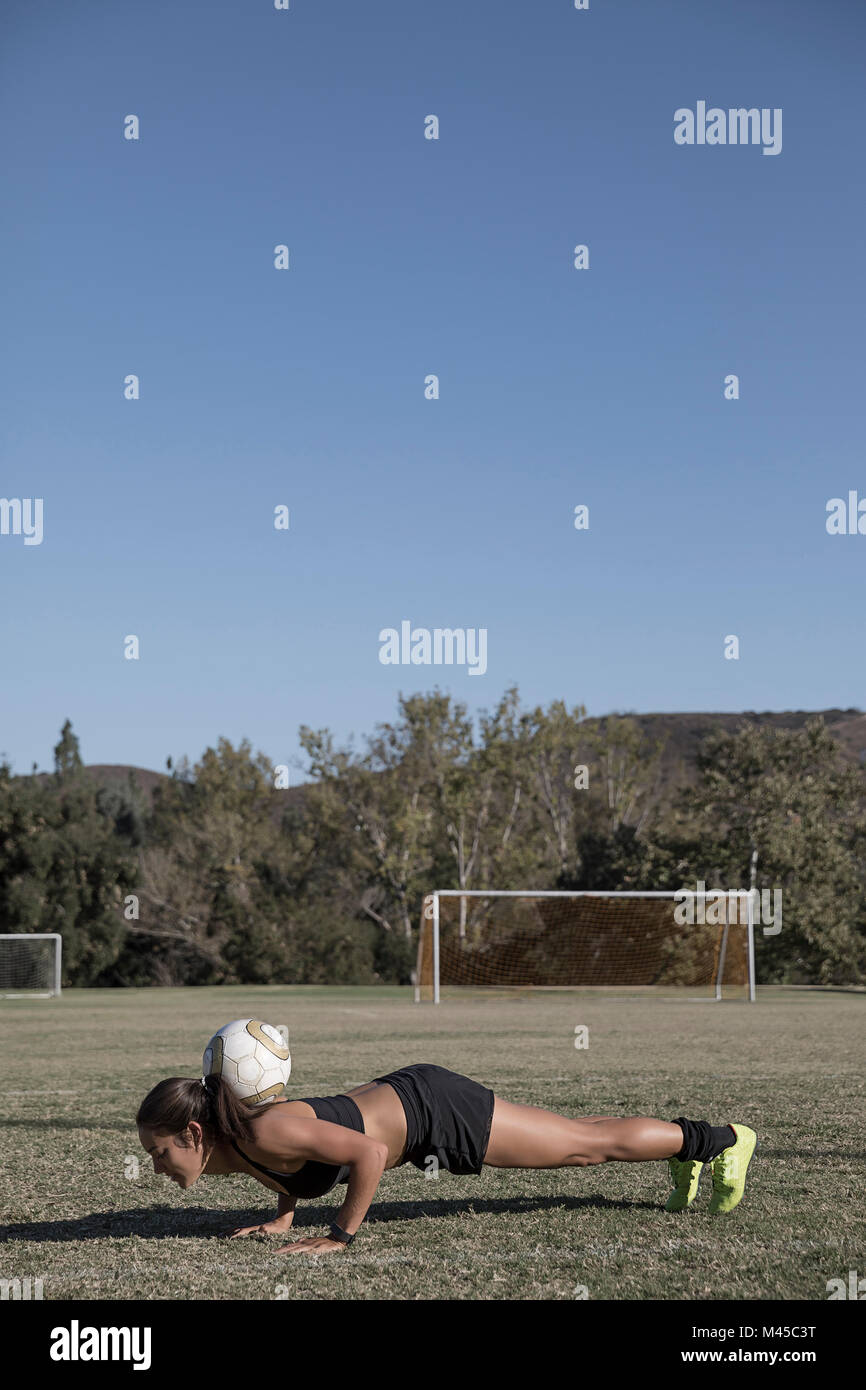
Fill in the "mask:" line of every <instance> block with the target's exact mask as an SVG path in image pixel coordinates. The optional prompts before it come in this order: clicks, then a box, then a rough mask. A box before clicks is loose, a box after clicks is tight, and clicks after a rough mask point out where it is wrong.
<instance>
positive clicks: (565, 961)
mask: <svg viewBox="0 0 866 1390" xmlns="http://www.w3.org/2000/svg"><path fill="white" fill-rule="evenodd" d="M754 910H755V908H754V893H753V892H749V891H747V890H744V889H731V890H727V889H725V890H723V889H715V890H714V889H706V890H705V891H703V892H695V891H693V890H687V889H681V890H679V891H678V892H645V893H643V892H594V891H593V892H575V893H567V892H546V893H530V892H505V891H502V892H494V891H481V890H477V891H474V892H468V891H463V890H462V889H443V890H441V891H439V892H436V893H431V894H429V895H428V896H427V897H426V898H425V899H424V911H423V915H422V920H421V932H420V935H419V940H418V964H417V971H416V990H415V998H416V1000H418V1001H421V1000H423V999H427V1000H431V999H432V1001H433V1003H435V1004H438V1003H439V1000H440V990H441V989H442V988H444V987H449V986H466V987H469V988H474V989H485V988H499V989H502V988H505V989H509V988H511V989H514V988H517V989H526V988H531V987H534V988H538V989H554V988H560V989H575V988H593V989H599V990H601V989H604V990H605V991H608V992H610V993H614V992H619V993H622V992H625V991H628V992H629V993H635V994H640V993H658V992H664V993H667V994H672V995H675V996H678V997H691V998H695V997H699V998H704V999H717V1000H718V999H724V998H740V999H744V998H745V999H749V1000H751V1001H754V998H755V944H754Z"/></svg>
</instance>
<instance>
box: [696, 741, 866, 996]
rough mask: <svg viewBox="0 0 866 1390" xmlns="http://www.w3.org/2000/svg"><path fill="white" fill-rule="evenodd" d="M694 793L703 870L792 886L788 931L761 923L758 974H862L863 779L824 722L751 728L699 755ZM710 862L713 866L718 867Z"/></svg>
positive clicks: (728, 882) (799, 977)
mask: <svg viewBox="0 0 866 1390" xmlns="http://www.w3.org/2000/svg"><path fill="white" fill-rule="evenodd" d="M698 765H699V770H700V776H701V780H700V783H699V785H698V787H697V788H696V790H695V791H694V793H692V794H691V796H690V797H689V798H688V799H687V803H686V809H687V812H689V813H690V814H691V816H692V817H693V824H694V827H695V831H696V847H695V851H694V852H693V856H692V863H691V867H692V869H693V871H694V872H695V876H696V877H700V878H703V879H704V880H705V881H707V882H708V884H709V879H710V874H711V875H712V877H713V878H714V879H715V884H716V886H724V887H730V888H751V887H757V888H758V889H760V890H768V891H773V890H775V889H781V890H782V930H781V932H780V933H778V935H775V934H772V933H771V934H770V935H766V934H764V932H763V928H762V926H760V925H759V926H758V927H757V928H756V937H757V941H758V953H757V962H758V967H759V970H760V972H761V973H760V976H759V978H762V979H764V980H767V979H778V980H790V981H794V982H796V981H811V980H816V981H819V982H822V983H842V982H846V981H850V980H852V979H859V978H861V977H862V973H863V970H864V937H863V921H864V882H863V868H862V865H863V850H864V839H866V827H864V815H863V805H864V791H866V787H864V777H863V772H862V770H861V769H860V768H857V767H852V766H851V765H850V764H847V763H846V762H845V761H844V759H843V757H842V754H841V750H840V748H839V746H838V744H837V743H836V742H835V740H834V739H833V737H832V736H831V734H830V732H829V730H828V729H827V728H826V727H825V725H824V722H823V720H822V719H815V720H811V721H810V722H809V723H807V724H806V725H805V727H803V728H801V729H785V728H774V727H766V726H764V727H756V726H755V725H752V724H745V725H744V726H743V727H742V728H741V729H740V730H739V731H737V732H736V733H719V734H716V735H714V736H712V737H711V738H710V739H709V740H707V742H706V743H705V745H704V747H703V749H702V751H701V754H700V756H699V764H698ZM708 870H709V873H708Z"/></svg>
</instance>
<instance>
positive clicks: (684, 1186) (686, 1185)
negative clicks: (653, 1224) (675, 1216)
mask: <svg viewBox="0 0 866 1390" xmlns="http://www.w3.org/2000/svg"><path fill="white" fill-rule="evenodd" d="M703 1166H704V1165H703V1164H702V1163H699V1162H698V1160H697V1159H696V1158H689V1159H685V1160H681V1159H679V1158H669V1159H668V1167H669V1168H670V1170H671V1178H672V1179H673V1184H674V1190H673V1192H672V1193H671V1195H670V1197H668V1199H667V1201H666V1202H665V1211H685V1209H686V1207H690V1206H691V1204H692V1202H693V1201H694V1200H695V1198H696V1197H697V1195H698V1183H699V1182H700V1178H701V1169H702V1168H703Z"/></svg>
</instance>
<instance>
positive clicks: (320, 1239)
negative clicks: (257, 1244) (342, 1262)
mask: <svg viewBox="0 0 866 1390" xmlns="http://www.w3.org/2000/svg"><path fill="white" fill-rule="evenodd" d="M345 1249H346V1245H345V1242H344V1241H342V1240H331V1237H330V1236H306V1237H305V1239H304V1240H293V1241H292V1243H291V1245H281V1246H280V1248H279V1250H275V1251H274V1254H275V1255H330V1254H332V1253H333V1251H335V1250H345Z"/></svg>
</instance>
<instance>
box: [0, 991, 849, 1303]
mask: <svg viewBox="0 0 866 1390" xmlns="http://www.w3.org/2000/svg"><path fill="white" fill-rule="evenodd" d="M864 1010H866V995H864V993H863V992H853V991H852V992H846V991H834V992H827V991H821V990H817V989H816V990H810V989H796V990H794V989H792V990H784V989H767V990H761V991H759V996H758V1002H757V1003H756V1004H754V1005H749V1004H746V1003H724V1004H712V1003H706V1002H700V1003H698V1002H686V1001H667V1000H662V999H648V998H636V999H630V1000H624V999H612V998H609V997H600V996H598V995H588V994H580V993H577V992H575V993H572V992H551V993H539V994H528V993H527V994H524V995H510V996H505V995H500V996H494V995H481V994H471V995H464V996H462V997H451V998H446V999H445V1001H444V1002H443V1003H442V1004H441V1005H439V1006H438V1007H434V1006H433V1005H415V1004H413V1003H412V1002H411V997H410V992H409V991H408V990H399V989H395V988H385V987H383V988H378V989H372V988H368V989H350V988H346V989H319V988H312V987H297V988H236V989H235V988H228V989H170V990H169V989H165V990H158V989H154V990H70V991H67V992H66V993H65V994H64V995H63V996H62V997H61V998H59V999H55V1000H44V1001H27V1000H5V1001H0V1042H2V1056H3V1059H4V1060H3V1075H2V1091H0V1113H2V1124H3V1129H4V1135H3V1152H4V1163H3V1168H2V1175H0V1205H2V1210H3V1212H4V1214H5V1216H4V1224H5V1230H4V1234H3V1246H2V1251H0V1278H2V1279H12V1278H22V1279H23V1278H26V1277H27V1276H30V1277H31V1279H41V1280H42V1286H43V1290H44V1294H43V1296H44V1298H45V1299H46V1300H49V1299H92V1298H117V1299H142V1298H147V1299H169V1300H175V1299H205V1298H217V1299H274V1298H284V1299H285V1298H288V1299H342V1298H351V1299H376V1298H386V1299H447V1298H461V1299H511V1298H519V1299H557V1300H562V1299H574V1298H576V1297H588V1298H589V1299H624V1300H627V1299H665V1300H667V1299H671V1300H702V1299H714V1298H722V1299H757V1300H762V1299H771V1298H783V1299H794V1298H803V1299H810V1300H826V1298H827V1297H828V1293H827V1284H828V1281H830V1280H832V1279H839V1278H841V1279H844V1280H846V1281H847V1279H848V1272H849V1270H851V1269H857V1270H859V1271H860V1274H861V1276H862V1275H863V1274H866V1237H864V1224H866V1220H864V1210H863V1200H862V1194H863V1190H864V1178H866V1144H864V1133H863V1098H864V1082H863V1076H862V1065H861V1059H862V1041H863V1033H864V1018H866V1013H864ZM250 1015H252V1016H254V1017H258V1018H263V1019H266V1020H268V1021H269V1022H272V1023H275V1024H280V1023H287V1024H288V1025H289V1028H290V1041H291V1048H292V1059H293V1071H292V1080H291V1083H290V1088H289V1090H290V1094H292V1095H295V1096H305V1095H329V1094H334V1093H337V1092H340V1091H344V1090H347V1089H349V1088H351V1087H353V1086H357V1085H359V1084H361V1083H362V1082H364V1081H369V1080H370V1079H371V1078H372V1077H374V1076H377V1075H379V1074H381V1073H382V1072H384V1071H387V1070H389V1069H394V1068H396V1067H399V1066H404V1065H407V1064H409V1063H412V1062H437V1063H439V1064H441V1065H443V1066H446V1067H450V1068H452V1069H453V1070H455V1071H460V1072H464V1073H465V1074H467V1075H469V1076H472V1077H474V1078H476V1079H477V1080H479V1081H481V1082H483V1083H484V1084H485V1085H487V1086H490V1087H491V1088H492V1089H493V1090H494V1091H495V1092H496V1093H497V1095H501V1096H503V1097H504V1098H505V1099H507V1100H514V1101H519V1102H523V1103H527V1104H533V1105H541V1106H545V1107H549V1108H550V1109H553V1110H557V1111H560V1112H561V1113H563V1114H569V1115H575V1116H580V1115H581V1114H587V1115H589V1114H611V1115H642V1114H648V1115H655V1116H659V1117H660V1118H663V1119H671V1118H673V1117H674V1116H677V1115H687V1116H689V1117H691V1118H695V1119H709V1120H711V1121H712V1122H713V1123H715V1124H722V1123H724V1122H726V1121H728V1120H733V1121H737V1120H740V1121H743V1122H745V1123H747V1124H749V1125H751V1126H752V1127H753V1128H754V1129H755V1130H757V1132H758V1136H759V1148H758V1150H757V1152H756V1155H755V1158H754V1160H753V1162H752V1165H751V1168H750V1170H749V1172H750V1178H749V1183H748V1185H747V1188H746V1195H745V1198H744V1199H743V1201H742V1203H741V1205H740V1206H739V1207H738V1208H737V1210H736V1211H734V1212H733V1213H731V1214H730V1215H728V1216H725V1217H710V1216H709V1215H708V1214H707V1211H706V1207H707V1203H708V1199H709V1192H710V1182H709V1170H708V1169H707V1170H705V1173H704V1179H703V1182H702V1186H701V1193H700V1195H699V1197H698V1199H697V1201H696V1203H695V1206H694V1207H693V1208H692V1209H691V1210H690V1211H687V1212H685V1213H682V1214H678V1215H669V1214H667V1213H666V1212H665V1211H664V1210H663V1205H664V1202H665V1199H666V1196H667V1192H668V1184H667V1165H666V1164H663V1163H642V1164H609V1165H602V1166H598V1167H591V1168H571V1169H557V1170H548V1171H544V1172H529V1171H508V1172H506V1171H503V1170H501V1169H497V1170H494V1169H485V1170H484V1172H483V1173H482V1175H481V1176H480V1177H477V1178H476V1177H453V1176H451V1175H450V1174H447V1173H443V1174H441V1175H440V1176H439V1178H438V1179H437V1180H435V1181H431V1180H430V1179H428V1178H426V1177H425V1175H424V1173H422V1172H420V1171H419V1170H417V1169H415V1168H413V1167H411V1166H408V1165H407V1166H405V1167H403V1168H399V1169H396V1170H394V1171H392V1172H389V1173H386V1174H385V1175H384V1177H383V1180H382V1183H381V1186H380V1188H379V1192H378V1194H377V1198H376V1200H375V1202H374V1204H373V1206H372V1208H371V1210H370V1213H369V1215H368V1217H367V1220H366V1221H365V1222H364V1224H363V1226H362V1227H361V1230H360V1232H359V1234H358V1237H357V1239H356V1241H355V1243H354V1244H353V1245H352V1247H351V1248H350V1249H348V1250H347V1251H346V1252H344V1253H342V1252H341V1253H339V1254H336V1255H328V1256H314V1257H310V1256H307V1255H297V1256H285V1255H283V1256H276V1255H275V1254H274V1253H273V1252H274V1251H275V1249H276V1248H277V1247H278V1245H279V1244H280V1243H281V1242H280V1240H279V1239H277V1238H264V1237H259V1238H255V1239H252V1240H236V1241H231V1242H229V1241H222V1240H218V1239H217V1238H216V1237H217V1235H218V1233H219V1232H220V1231H222V1230H223V1229H225V1228H226V1227H230V1226H234V1225H239V1224H247V1223H249V1222H250V1221H251V1220H261V1219H265V1218H266V1217H267V1216H268V1215H271V1214H273V1213H274V1211H275V1208H276V1197H275V1196H274V1197H273V1198H272V1197H271V1194H270V1193H268V1192H267V1191H266V1190H265V1189H264V1188H263V1187H261V1186H260V1185H258V1184H257V1183H255V1182H254V1181H253V1180H252V1179H250V1178H248V1177H245V1176H241V1175H231V1176H228V1177H211V1178H208V1177H204V1178H202V1179H200V1180H199V1182H198V1183H197V1184H196V1185H195V1186H194V1187H193V1188H191V1189H190V1190H189V1191H188V1192H182V1191H180V1189H178V1188H177V1187H176V1186H175V1185H174V1184H172V1183H170V1182H169V1181H168V1180H167V1179H165V1178H162V1177H156V1176H155V1175H154V1173H153V1170H152V1165H151V1163H150V1160H149V1159H148V1157H147V1156H146V1155H145V1154H144V1153H143V1151H142V1150H141V1148H140V1146H139V1143H138V1137H137V1133H136V1129H135V1125H134V1122H133V1117H134V1114H135V1111H136V1108H137V1106H138V1104H139V1102H140V1100H141V1099H142V1098H143V1096H144V1095H145V1093H146V1092H147V1091H148V1090H149V1089H150V1087H152V1086H153V1085H154V1084H155V1083H156V1082H157V1081H159V1080H161V1079H162V1078H163V1077H166V1076H174V1075H179V1076H195V1075H199V1074H200V1071H201V1052H202V1049H203V1047H204V1044H205V1043H206V1041H207V1039H208V1038H209V1036H210V1035H211V1034H212V1033H213V1032H214V1030H215V1029H216V1028H217V1027H219V1026H221V1025H222V1024H223V1023H225V1022H227V1021H228V1020H229V1019H232V1018H238V1017H249V1016H250ZM580 1025H584V1026H586V1027H587V1028H588V1030H589V1033H588V1042H589V1046H588V1047H587V1048H585V1049H577V1048H576V1047H575V1028H576V1027H578V1026H580ZM344 1192H345V1188H344V1187H340V1188H337V1189H335V1190H334V1192H332V1193H330V1194H329V1195H328V1196H327V1197H325V1198H319V1199H314V1200H312V1201H309V1202H304V1201H300V1202H299V1204H298V1208H297V1213H296V1217H295V1226H294V1231H295V1232H296V1233H299V1234H310V1233H312V1232H319V1231H321V1232H322V1233H324V1229H325V1226H326V1223H327V1221H328V1220H330V1219H332V1217H333V1214H334V1213H335V1211H336V1210H337V1208H338V1207H339V1205H340V1202H341V1201H342V1195H343V1193H344ZM334 1197H336V1201H333V1200H332V1198H334ZM289 1238H291V1236H290V1237H289ZM584 1290H585V1293H584V1292H583V1291H584Z"/></svg>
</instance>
